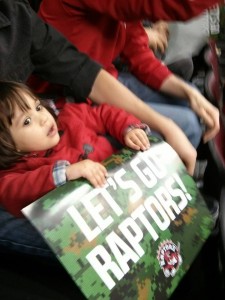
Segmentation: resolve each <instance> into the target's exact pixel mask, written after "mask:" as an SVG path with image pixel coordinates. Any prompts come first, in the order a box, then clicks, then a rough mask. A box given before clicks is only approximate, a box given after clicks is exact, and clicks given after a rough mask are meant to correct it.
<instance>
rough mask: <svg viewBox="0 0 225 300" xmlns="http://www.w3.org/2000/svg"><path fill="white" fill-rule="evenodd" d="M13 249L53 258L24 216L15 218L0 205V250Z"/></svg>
mask: <svg viewBox="0 0 225 300" xmlns="http://www.w3.org/2000/svg"><path fill="white" fill-rule="evenodd" d="M9 250H11V251H15V252H19V253H24V254H30V255H35V256H42V257H46V258H52V259H55V255H54V254H53V252H52V251H51V250H50V248H49V247H48V245H47V244H46V242H45V241H44V239H43V238H42V237H41V235H40V234H39V233H38V231H37V230H36V229H35V228H34V227H33V226H32V225H31V223H30V222H29V221H28V220H27V219H25V218H20V219H18V218H15V217H14V216H12V215H11V214H10V213H8V212H6V211H5V209H4V208H2V207H0V252H1V251H9Z"/></svg>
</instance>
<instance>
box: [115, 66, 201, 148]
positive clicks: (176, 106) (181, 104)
mask: <svg viewBox="0 0 225 300" xmlns="http://www.w3.org/2000/svg"><path fill="white" fill-rule="evenodd" d="M118 80H119V81H120V82H121V83H123V84H124V85H125V86H126V87H127V88H128V89H129V90H131V91H132V92H133V93H134V94H135V95H137V96H138V97H139V98H140V99H142V100H143V101H144V102H145V103H147V104H148V105H149V106H151V107H152V108H153V109H154V110H156V111H157V112H159V113H160V114H162V115H164V116H166V117H169V118H170V119H172V120H173V121H174V122H175V123H176V124H177V125H178V126H179V127H180V128H181V129H182V130H183V132H184V133H185V134H186V136H187V138H188V139H189V141H190V142H191V143H192V145H193V146H194V147H195V148H197V147H198V145H199V143H200V140H201V136H202V126H201V124H200V121H199V119H198V117H197V115H196V114H195V113H194V112H193V111H192V110H191V108H189V107H188V102H187V101H186V100H184V99H177V98H175V97H170V96H167V95H164V94H162V93H160V92H157V91H154V90H152V89H150V88H149V87H148V86H146V85H144V84H143V83H142V82H140V81H139V80H138V79H137V78H136V77H134V76H133V75H132V74H130V73H128V72H120V73H119V77H118Z"/></svg>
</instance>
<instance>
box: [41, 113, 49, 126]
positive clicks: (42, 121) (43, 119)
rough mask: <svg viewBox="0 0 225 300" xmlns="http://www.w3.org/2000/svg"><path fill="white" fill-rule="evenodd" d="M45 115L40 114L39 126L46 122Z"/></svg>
mask: <svg viewBox="0 0 225 300" xmlns="http://www.w3.org/2000/svg"><path fill="white" fill-rule="evenodd" d="M47 119H48V118H47V116H44V115H43V116H41V119H40V123H41V126H44V125H45V123H46V122H47Z"/></svg>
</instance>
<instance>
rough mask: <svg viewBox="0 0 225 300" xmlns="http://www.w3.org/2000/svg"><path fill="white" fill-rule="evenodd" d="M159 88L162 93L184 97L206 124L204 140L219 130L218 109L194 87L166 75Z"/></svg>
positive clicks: (173, 76) (210, 137) (175, 77)
mask: <svg viewBox="0 0 225 300" xmlns="http://www.w3.org/2000/svg"><path fill="white" fill-rule="evenodd" d="M160 90H161V91H162V92H164V93H167V94H170V95H173V96H177V97H179V98H180V99H186V100H187V101H188V102H189V104H190V106H191V108H192V109H193V111H195V113H196V114H197V115H198V116H199V118H201V119H202V121H203V122H204V124H205V126H206V130H205V133H204V135H203V139H204V142H207V141H209V140H210V139H212V138H213V137H214V136H216V134H217V133H218V131H219V128H220V123H219V110H218V109H217V108H216V107H215V106H214V105H213V104H211V103H210V102H209V101H208V100H207V99H206V98H205V97H204V96H203V95H202V94H201V93H200V92H199V91H198V90H197V89H196V88H194V87H192V86H190V85H189V84H187V83H186V82H184V81H183V80H181V79H180V78H178V77H177V76H175V75H171V76H169V77H167V78H166V79H165V80H164V81H163V83H162V85H161V88H160Z"/></svg>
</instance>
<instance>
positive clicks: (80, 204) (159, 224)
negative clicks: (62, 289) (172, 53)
mask: <svg viewBox="0 0 225 300" xmlns="http://www.w3.org/2000/svg"><path fill="white" fill-rule="evenodd" d="M150 142H151V148H150V149H149V150H148V151H145V152H135V151H132V150H129V149H127V148H125V149H122V151H121V152H120V153H118V154H115V155H112V156H111V157H109V158H108V159H107V160H105V162H104V164H105V166H106V167H107V169H108V173H109V175H110V176H109V178H108V179H107V184H106V185H105V186H104V187H103V188H98V189H94V188H93V187H92V186H91V185H90V184H89V183H87V181H85V180H76V181H73V182H72V181H71V182H68V183H66V184H65V185H64V186H61V187H59V188H57V189H55V190H53V191H52V192H50V193H48V194H47V195H45V196H44V197H42V198H41V199H39V200H38V201H36V202H35V203H33V204H31V205H29V206H27V207H26V208H24V209H23V210H22V212H23V213H24V215H25V216H26V217H27V218H28V219H29V220H30V221H31V222H32V224H33V225H34V226H35V227H36V228H37V229H38V230H39V232H40V233H41V234H42V235H43V237H44V238H45V239H46V241H47V243H48V244H49V246H50V247H51V248H52V250H53V252H54V253H55V255H56V256H57V257H58V259H59V261H60V262H61V263H62V265H63V266H64V267H65V269H66V270H67V272H68V273H69V274H70V276H71V277H72V279H73V280H74V282H75V283H76V285H78V286H79V287H80V289H81V291H82V292H83V294H84V295H85V296H86V298H88V299H115V300H117V299H129V300H131V299H135V300H136V299H142V300H144V299H160V300H162V299H168V298H169V297H170V295H171V294H172V292H173V291H174V289H175V288H176V286H177V285H178V283H179V281H180V280H181V278H182V277H183V275H184V274H185V273H186V272H187V270H188V269H189V267H190V265H191V263H192V261H193V260H194V258H195V257H196V255H197V253H198V252H199V250H200V249H201V247H202V245H203V243H204V241H205V240H206V239H207V237H208V236H209V234H210V232H211V229H212V226H213V221H212V218H211V216H210V213H209V211H208V209H207V207H206V205H205V203H204V200H203V198H202V197H201V195H200V193H199V191H198V189H197V187H196V184H195V182H194V181H193V179H192V177H191V176H189V175H188V174H187V172H186V168H185V167H184V165H183V163H182V162H181V160H180V158H179V157H178V155H177V154H176V152H175V151H174V150H173V149H172V148H171V147H170V146H169V145H168V144H167V143H165V142H162V141H161V140H159V139H157V138H155V137H151V140H150Z"/></svg>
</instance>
